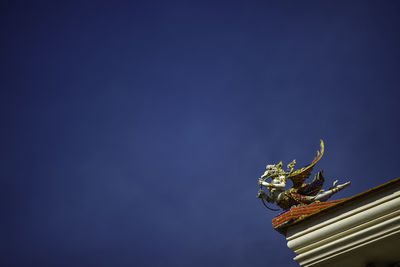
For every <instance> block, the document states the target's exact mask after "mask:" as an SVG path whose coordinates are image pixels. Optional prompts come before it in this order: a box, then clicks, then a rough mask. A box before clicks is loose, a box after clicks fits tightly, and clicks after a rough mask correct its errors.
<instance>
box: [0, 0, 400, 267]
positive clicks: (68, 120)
mask: <svg viewBox="0 0 400 267" xmlns="http://www.w3.org/2000/svg"><path fill="white" fill-rule="evenodd" d="M33 2H35V3H33ZM399 12H400V5H399V4H398V2H396V1H358V2H357V1H341V2H340V1H339V2H338V1H335V2H333V1H330V2H326V1H301V2H300V1H288V2H286V1H242V2H236V1H235V2H232V1H225V2H219V1H210V2H205V1H196V2H194V1H180V2H179V1H160V2H156V1H143V2H139V1H109V2H105V1H82V2H75V3H71V2H68V1H64V3H61V2H59V1H51V2H44V1H25V2H24V1H20V2H17V1H2V3H1V4H0V13H1V14H0V29H1V34H2V45H1V46H2V48H1V52H0V53H1V63H0V66H1V80H0V88H1V92H0V99H1V106H0V109H1V112H0V115H1V125H2V127H1V149H0V151H1V152H0V155H1V161H0V162H1V200H2V201H1V203H2V205H1V206H2V214H1V215H2V216H1V217H2V219H1V221H2V222H1V223H0V225H1V228H0V231H1V232H0V234H1V235H0V236H1V240H2V242H0V244H1V247H0V263H1V265H2V266H296V264H295V263H294V262H293V261H292V257H293V256H294V254H293V253H292V252H291V251H290V250H289V249H288V248H287V247H286V242H285V238H284V237H283V236H281V235H280V234H278V233H277V232H275V231H274V230H273V228H272V226H271V220H272V218H273V217H274V216H276V215H277V213H276V212H275V213H274V212H270V211H268V210H266V209H265V208H264V207H263V206H262V204H261V203H260V202H259V200H257V199H256V193H257V190H258V187H257V179H258V177H259V176H260V175H261V174H262V173H263V172H264V168H265V165H266V164H267V163H277V162H279V161H280V160H283V161H284V163H285V164H287V163H289V162H290V161H291V160H292V159H294V158H296V159H297V162H298V165H299V166H298V167H301V166H303V165H305V164H307V163H309V162H310V161H311V160H312V158H313V157H314V155H315V151H316V150H317V149H318V146H319V139H320V138H322V139H324V141H325V146H326V154H325V156H324V158H323V159H322V160H321V162H320V163H319V164H318V166H317V168H316V169H321V168H323V169H324V170H325V176H326V180H327V183H328V185H327V187H328V186H330V184H331V182H332V181H333V180H334V179H336V178H339V179H340V180H341V181H345V180H351V181H352V185H351V187H349V188H347V189H346V190H344V191H342V192H340V193H339V194H337V195H336V196H335V197H334V199H338V198H343V197H349V196H351V195H353V194H356V193H360V192H363V191H365V190H367V189H369V188H371V187H374V186H377V185H379V184H382V183H384V182H387V181H389V180H391V179H394V178H396V177H398V176H399V174H400V171H399V168H398V166H399V165H398V159H399V156H398V154H399V151H400V144H399V136H400V126H399V115H400V112H399V97H400V92H399V87H400V75H399V74H400V73H399V70H400V49H399V47H400V35H399V32H400V29H399V26H400V16H399Z"/></svg>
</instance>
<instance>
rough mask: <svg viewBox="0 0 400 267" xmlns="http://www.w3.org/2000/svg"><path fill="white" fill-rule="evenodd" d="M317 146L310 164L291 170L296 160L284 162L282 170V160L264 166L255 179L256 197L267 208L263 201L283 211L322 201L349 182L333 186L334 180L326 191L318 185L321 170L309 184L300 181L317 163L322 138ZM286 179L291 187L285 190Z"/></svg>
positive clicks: (321, 150) (322, 179)
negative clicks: (263, 169)
mask: <svg viewBox="0 0 400 267" xmlns="http://www.w3.org/2000/svg"><path fill="white" fill-rule="evenodd" d="M320 146H321V147H320V150H318V151H317V156H316V157H315V158H314V160H313V161H312V162H311V164H310V165H308V166H306V167H304V168H301V169H299V170H294V167H295V165H296V160H293V161H292V162H291V163H289V164H288V165H287V171H285V170H283V169H282V166H283V164H282V161H281V162H279V163H278V164H275V165H267V167H266V168H267V170H266V171H265V172H264V174H263V175H262V176H261V177H260V179H259V181H258V184H259V186H260V189H259V191H258V198H261V199H262V201H263V203H264V205H265V206H266V207H267V208H269V207H268V206H267V205H266V204H265V202H264V201H265V200H266V201H268V202H269V203H274V202H275V203H276V204H277V205H278V206H279V207H281V208H282V209H283V210H287V209H289V208H290V207H292V206H296V205H305V204H311V203H313V202H317V201H326V200H328V199H329V198H330V197H331V196H332V195H333V194H335V193H337V192H338V191H340V190H342V189H343V188H345V187H346V186H348V185H350V182H347V183H344V184H341V185H337V182H338V181H337V180H336V181H335V182H334V183H333V185H332V187H331V188H329V189H328V190H326V191H325V190H323V189H322V186H323V184H324V176H323V171H322V170H321V171H319V172H318V174H316V175H315V177H314V180H313V181H312V182H311V183H304V182H305V180H306V179H307V178H308V177H309V176H310V174H311V171H312V170H313V168H314V166H315V164H317V162H318V161H319V160H320V159H321V158H322V155H323V154H324V142H323V141H322V140H321V143H320ZM268 179H271V181H270V182H267V180H268ZM288 179H290V180H292V182H293V187H292V188H290V189H288V190H286V185H287V180H288ZM263 186H264V187H266V188H267V190H268V192H269V194H267V193H266V192H265V191H263ZM269 209H271V208H269ZM271 210H277V209H271Z"/></svg>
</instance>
